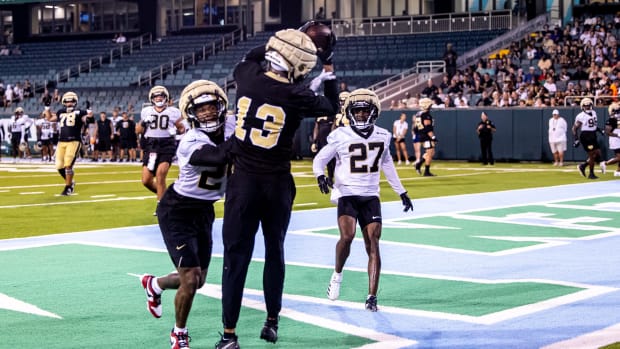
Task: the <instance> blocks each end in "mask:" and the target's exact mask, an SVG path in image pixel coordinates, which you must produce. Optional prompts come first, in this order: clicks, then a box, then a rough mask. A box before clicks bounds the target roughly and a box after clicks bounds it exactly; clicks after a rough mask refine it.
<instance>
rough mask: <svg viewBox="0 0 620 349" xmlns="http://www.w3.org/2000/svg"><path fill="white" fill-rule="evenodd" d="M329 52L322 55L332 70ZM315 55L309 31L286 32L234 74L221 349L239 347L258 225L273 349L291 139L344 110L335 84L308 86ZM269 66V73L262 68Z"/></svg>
mask: <svg viewBox="0 0 620 349" xmlns="http://www.w3.org/2000/svg"><path fill="white" fill-rule="evenodd" d="M329 51H330V52H325V51H322V54H321V55H320V56H319V58H321V61H322V63H323V69H324V70H325V71H326V72H332V71H333V65H332V64H331V62H330V56H331V53H332V52H331V48H330V50H329ZM316 59H317V49H316V46H315V45H314V43H313V42H312V39H311V38H310V37H309V36H308V35H306V34H305V33H303V32H301V31H299V30H294V29H286V30H280V31H278V32H276V33H275V35H273V36H272V37H270V38H269V41H268V42H267V45H266V46H260V47H256V48H254V49H252V50H250V51H249V52H248V53H247V54H246V56H245V57H244V58H243V59H242V61H241V62H240V63H238V64H237V66H236V67H235V69H234V71H233V76H234V78H235V81H236V83H237V102H236V106H237V126H236V130H235V137H232V138H231V141H232V149H231V156H232V159H233V164H234V172H233V174H232V175H231V176H230V178H229V181H228V188H227V191H226V202H225V207H224V210H225V215H224V223H223V227H222V238H223V242H224V270H223V273H222V312H223V314H222V315H223V316H222V320H223V325H224V334H223V335H222V337H221V339H220V341H219V342H218V344H217V345H216V348H230V349H232V348H238V347H239V345H238V342H237V336H236V334H235V327H236V326H237V321H238V319H239V311H240V309H241V299H242V296H243V288H244V284H245V279H246V275H247V272H248V266H249V264H250V259H251V258H252V251H253V250H254V237H255V235H256V232H257V230H258V226H259V224H260V225H261V227H262V230H263V236H264V243H265V266H264V271H263V287H264V290H263V291H264V296H265V304H266V307H267V320H266V321H265V323H264V326H263V328H262V330H261V334H260V337H261V338H262V339H264V340H266V341H268V342H272V343H275V342H276V341H277V339H278V332H277V331H278V316H279V313H280V309H281V307H282V290H283V287H284V238H285V236H286V231H287V229H288V224H289V220H290V216H291V210H292V206H293V200H294V198H295V192H296V189H295V183H294V181H293V176H292V175H291V164H290V159H291V147H292V144H293V136H294V134H295V131H296V130H297V129H298V127H299V125H300V123H301V121H302V119H303V117H319V116H322V115H333V114H335V113H336V112H337V108H338V92H337V91H338V86H337V82H336V80H335V79H332V80H327V81H325V82H324V83H323V91H324V96H320V95H319V96H317V95H315V93H314V92H313V91H312V90H311V89H310V88H309V87H308V86H307V85H306V84H304V83H303V82H302V81H303V80H304V78H305V77H306V76H307V75H308V73H310V71H311V70H312V68H313V67H314V66H315V64H316ZM264 63H266V66H267V68H264V66H263V64H264Z"/></svg>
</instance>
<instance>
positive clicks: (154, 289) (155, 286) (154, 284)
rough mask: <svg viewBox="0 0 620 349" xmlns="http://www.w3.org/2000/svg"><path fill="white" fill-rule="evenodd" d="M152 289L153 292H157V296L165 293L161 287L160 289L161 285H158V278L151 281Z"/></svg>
mask: <svg viewBox="0 0 620 349" xmlns="http://www.w3.org/2000/svg"><path fill="white" fill-rule="evenodd" d="M151 287H152V288H153V291H155V293H157V294H161V293H162V292H163V291H164V290H162V288H161V287H159V284H158V283H157V278H152V279H151Z"/></svg>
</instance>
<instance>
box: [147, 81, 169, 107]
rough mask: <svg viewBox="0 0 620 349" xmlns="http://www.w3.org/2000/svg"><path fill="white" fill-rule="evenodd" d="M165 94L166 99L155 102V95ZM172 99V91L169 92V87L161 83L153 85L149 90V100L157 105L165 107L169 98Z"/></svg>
mask: <svg viewBox="0 0 620 349" xmlns="http://www.w3.org/2000/svg"><path fill="white" fill-rule="evenodd" d="M159 96H163V97H164V99H163V100H161V101H157V102H155V97H159ZM169 99H170V93H168V89H166V88H165V87H163V86H161V85H157V86H153V88H151V90H150V91H149V101H150V102H151V103H152V104H153V105H154V106H156V107H160V108H161V107H163V106H165V105H168V100H169Z"/></svg>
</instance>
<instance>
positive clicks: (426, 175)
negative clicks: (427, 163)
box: [424, 172, 435, 177]
mask: <svg viewBox="0 0 620 349" xmlns="http://www.w3.org/2000/svg"><path fill="white" fill-rule="evenodd" d="M424 177H435V174H433V173H430V172H424Z"/></svg>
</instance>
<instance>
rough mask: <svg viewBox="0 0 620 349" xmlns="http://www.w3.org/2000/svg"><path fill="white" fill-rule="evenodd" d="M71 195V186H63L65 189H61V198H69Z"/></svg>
mask: <svg viewBox="0 0 620 349" xmlns="http://www.w3.org/2000/svg"><path fill="white" fill-rule="evenodd" d="M71 194H73V189H71V186H69V185H65V189H63V190H62V193H60V195H62V196H70V195H71Z"/></svg>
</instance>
